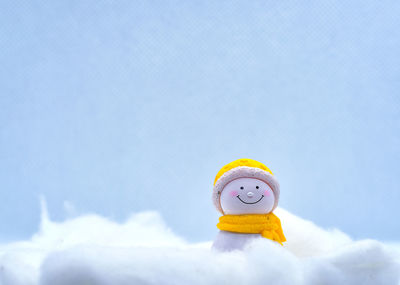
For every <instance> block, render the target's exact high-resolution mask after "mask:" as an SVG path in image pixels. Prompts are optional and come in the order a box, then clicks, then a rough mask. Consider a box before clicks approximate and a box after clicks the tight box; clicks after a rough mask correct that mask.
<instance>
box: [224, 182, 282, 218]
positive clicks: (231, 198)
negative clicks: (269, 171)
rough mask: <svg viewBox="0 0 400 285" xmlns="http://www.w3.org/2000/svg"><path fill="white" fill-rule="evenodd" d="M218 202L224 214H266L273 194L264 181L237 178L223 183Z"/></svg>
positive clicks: (270, 207)
mask: <svg viewBox="0 0 400 285" xmlns="http://www.w3.org/2000/svg"><path fill="white" fill-rule="evenodd" d="M220 202H221V208H222V210H223V211H224V214H225V215H242V214H268V213H269V212H271V210H272V208H273V206H274V202H275V196H274V192H273V191H272V190H271V188H270V187H269V186H268V184H267V183H265V182H264V181H261V180H259V179H256V178H238V179H235V180H233V181H231V182H229V183H228V184H226V185H225V187H224V189H223V190H222V193H221V198H220Z"/></svg>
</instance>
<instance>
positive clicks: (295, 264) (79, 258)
mask: <svg viewBox="0 0 400 285" xmlns="http://www.w3.org/2000/svg"><path fill="white" fill-rule="evenodd" d="M44 209H45V208H44ZM276 213H277V215H278V216H279V217H280V218H281V220H282V224H283V227H284V230H285V234H286V237H287V239H288V242H287V243H286V244H285V246H284V247H281V246H280V245H278V244H276V243H273V242H271V241H269V240H267V239H265V240H264V239H263V240H258V241H255V242H254V243H253V244H251V246H249V247H248V248H247V249H246V250H245V251H243V252H240V251H234V252H229V253H219V252H215V251H212V250H211V249H210V246H211V242H205V243H200V244H190V243H187V242H185V241H184V240H183V239H182V238H180V237H178V236H176V235H175V234H174V233H173V232H171V230H170V229H169V228H168V227H167V226H166V225H165V223H164V222H163V220H162V218H161V217H160V215H159V214H158V213H157V212H143V213H138V214H134V215H132V216H131V217H130V218H129V219H128V220H127V221H126V222H125V223H122V224H119V223H116V222H113V221H110V220H108V219H106V218H103V217H100V216H97V215H83V216H78V217H76V218H72V219H69V220H66V221H64V222H61V223H56V222H52V221H50V220H49V219H48V217H47V214H46V211H45V210H44V211H43V214H42V222H41V227H40V230H39V232H38V233H37V234H35V235H34V236H33V237H32V239H31V240H29V241H22V242H15V243H10V244H4V245H1V246H0V285H31V284H32V285H39V284H40V285H67V284H68V285H72V284H73V285H80V284H82V285H83V284H84V285H122V284H123V285H125V284H126V285H128V284H219V285H220V284H274V285H275V284H291V285H292V284H385V285H390V284H396V285H397V284H399V258H400V254H399V252H398V251H396V249H395V247H393V246H388V245H385V244H382V243H379V242H377V241H373V240H363V241H352V240H351V239H350V238H349V237H348V236H347V235H346V234H344V233H342V232H340V231H338V230H324V229H321V228H319V227H317V226H316V225H314V224H313V223H311V222H309V221H305V220H303V219H301V218H299V217H296V216H294V215H292V214H290V213H289V212H287V211H285V210H282V209H277V210H276Z"/></svg>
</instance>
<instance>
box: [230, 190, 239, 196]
mask: <svg viewBox="0 0 400 285" xmlns="http://www.w3.org/2000/svg"><path fill="white" fill-rule="evenodd" d="M238 194H239V193H238V191H231V192H229V195H231V197H236V196H237V195H238Z"/></svg>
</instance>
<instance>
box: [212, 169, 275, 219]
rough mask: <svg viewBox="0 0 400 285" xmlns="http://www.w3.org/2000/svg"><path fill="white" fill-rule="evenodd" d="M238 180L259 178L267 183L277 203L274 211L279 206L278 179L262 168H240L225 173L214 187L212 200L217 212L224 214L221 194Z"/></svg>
mask: <svg viewBox="0 0 400 285" xmlns="http://www.w3.org/2000/svg"><path fill="white" fill-rule="evenodd" d="M238 178H257V179H260V180H262V181H264V182H265V183H267V184H268V185H269V186H270V187H271V189H272V191H273V192H274V195H275V203H274V207H273V208H272V211H273V210H274V209H275V208H276V207H277V206H278V202H279V193H280V190H279V183H278V180H276V178H275V177H274V176H273V175H272V174H271V173H269V172H267V171H264V170H262V169H260V168H256V167H248V166H238V167H235V168H233V169H231V170H229V171H227V172H225V173H224V174H223V175H222V176H221V177H220V178H219V179H218V180H217V182H216V183H215V185H214V188H213V194H212V200H213V202H214V206H215V208H217V210H218V211H219V212H221V214H224V213H223V211H222V208H221V203H220V196H221V192H222V190H223V189H224V187H225V185H226V184H228V183H229V182H231V181H232V180H235V179H238Z"/></svg>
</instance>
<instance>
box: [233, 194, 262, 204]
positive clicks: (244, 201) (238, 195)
mask: <svg viewBox="0 0 400 285" xmlns="http://www.w3.org/2000/svg"><path fill="white" fill-rule="evenodd" d="M236 197H237V198H238V199H239V200H240V202H242V203H245V204H257V203H258V202H260V201H261V200H262V198H264V195H261V198H260V199H258V200H257V201H255V202H245V201H243V200H242V199H240V197H239V195H237V196H236Z"/></svg>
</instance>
